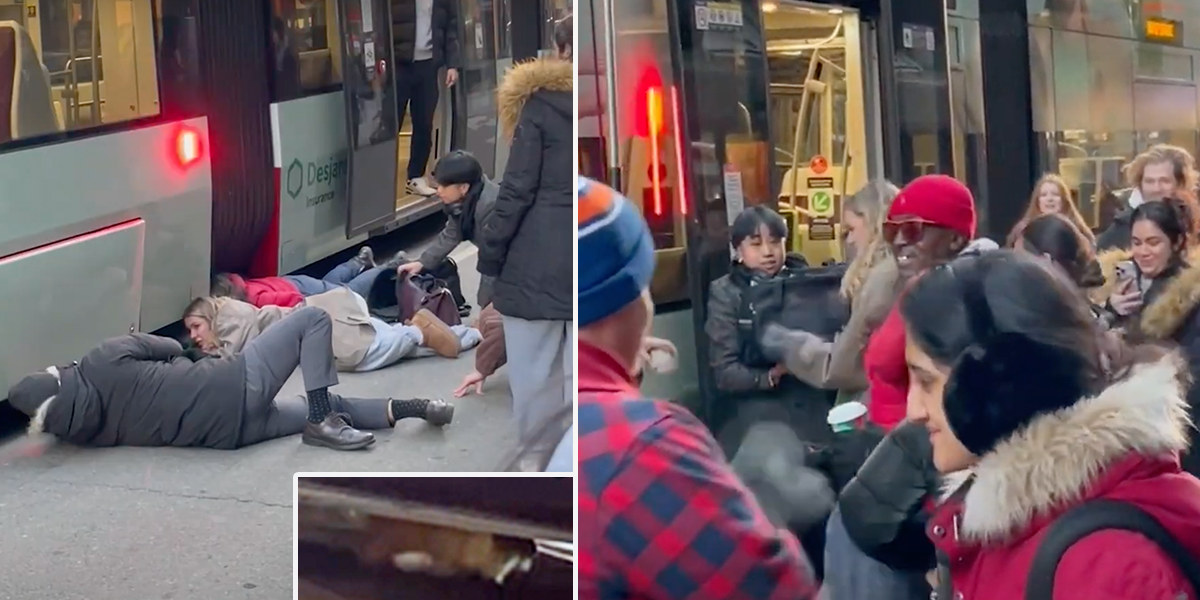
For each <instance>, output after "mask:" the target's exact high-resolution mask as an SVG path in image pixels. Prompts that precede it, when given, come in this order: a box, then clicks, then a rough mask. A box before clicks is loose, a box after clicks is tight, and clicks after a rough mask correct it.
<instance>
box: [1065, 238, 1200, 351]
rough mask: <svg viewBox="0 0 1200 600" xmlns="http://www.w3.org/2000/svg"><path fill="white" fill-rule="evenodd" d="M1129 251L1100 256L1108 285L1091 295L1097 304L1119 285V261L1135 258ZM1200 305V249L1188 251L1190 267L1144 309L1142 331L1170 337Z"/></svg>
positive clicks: (1101, 266)
mask: <svg viewBox="0 0 1200 600" xmlns="http://www.w3.org/2000/svg"><path fill="white" fill-rule="evenodd" d="M1132 257H1133V253H1132V252H1131V251H1129V250H1122V249H1116V250H1109V251H1107V252H1102V253H1101V254H1100V255H1099V256H1097V257H1096V258H1097V260H1098V261H1099V262H1100V269H1101V271H1102V272H1103V273H1104V285H1103V286H1100V287H1098V288H1096V289H1095V290H1093V291H1092V292H1091V293H1090V294H1089V296H1090V297H1091V299H1092V301H1093V302H1095V303H1096V304H1104V303H1105V302H1107V301H1108V297H1109V296H1110V295H1111V294H1112V292H1113V290H1115V289H1116V287H1117V277H1116V268H1117V263H1119V262H1121V261H1125V260H1131V259H1132ZM1197 306H1200V248H1194V249H1192V250H1191V251H1190V252H1189V253H1188V259H1187V266H1185V267H1183V268H1182V269H1181V270H1180V272H1179V273H1178V274H1176V275H1175V277H1173V278H1172V279H1171V280H1170V281H1168V282H1166V283H1165V284H1164V288H1163V289H1162V290H1161V291H1160V292H1158V293H1156V294H1155V295H1154V297H1153V298H1152V299H1151V301H1150V303H1149V304H1148V305H1147V306H1145V307H1143V308H1142V312H1141V316H1140V318H1139V321H1138V330H1139V331H1140V332H1141V333H1142V334H1144V335H1146V336H1148V337H1151V338H1154V339H1163V340H1165V339H1170V338H1172V337H1173V336H1174V335H1175V334H1176V333H1177V332H1178V331H1179V329H1180V328H1181V327H1183V326H1184V325H1185V322H1186V321H1187V319H1188V318H1189V317H1190V316H1191V315H1192V313H1193V312H1194V311H1195V309H1196V307H1197Z"/></svg>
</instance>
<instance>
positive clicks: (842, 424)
mask: <svg viewBox="0 0 1200 600" xmlns="http://www.w3.org/2000/svg"><path fill="white" fill-rule="evenodd" d="M866 416H867V406H866V405H865V404H863V403H862V402H846V403H844V404H839V405H837V406H835V407H833V408H832V409H830V411H829V417H828V418H827V419H826V422H827V423H829V426H830V427H831V428H833V432H834V433H845V432H847V431H854V430H855V429H862V427H863V425H865V424H866V419H865V417H866Z"/></svg>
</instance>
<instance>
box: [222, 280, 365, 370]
mask: <svg viewBox="0 0 1200 600" xmlns="http://www.w3.org/2000/svg"><path fill="white" fill-rule="evenodd" d="M300 306H315V307H317V308H319V309H321V310H323V311H325V312H326V313H328V314H329V317H330V319H331V320H332V321H333V357H334V360H335V361H336V363H337V368H338V370H339V371H353V370H354V368H355V367H357V366H358V364H359V363H361V362H362V360H363V358H364V357H366V355H367V350H369V349H370V348H371V344H373V343H375V327H374V326H373V325H372V324H371V317H370V314H369V313H368V312H367V308H366V305H365V303H364V302H362V299H361V298H360V297H359V296H358V295H357V294H355V293H354V292H352V291H350V289H349V288H338V289H336V290H332V291H328V292H325V293H323V294H317V295H315V296H309V297H308V298H306V299H305V300H304V302H303V303H302V304H301V305H300ZM296 308H299V307H296ZM296 308H283V307H279V306H264V307H263V308H256V307H255V306H253V305H251V304H247V303H245V302H240V301H238V300H233V299H231V298H227V299H225V301H224V302H222V303H221V306H220V308H218V309H217V319H216V323H215V324H214V326H213V330H214V332H215V333H216V335H217V340H218V342H219V343H220V346H221V353H222V354H225V355H230V354H237V353H239V352H241V351H243V350H244V349H245V348H246V344H249V343H250V342H251V341H252V340H254V338H257V337H258V336H259V335H260V334H261V333H262V332H263V330H265V329H266V328H267V327H269V326H270V325H272V324H273V323H275V322H276V321H279V320H280V319H282V318H284V317H286V316H287V315H288V314H290V313H291V312H292V311H294V310H296Z"/></svg>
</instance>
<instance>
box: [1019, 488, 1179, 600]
mask: <svg viewBox="0 0 1200 600" xmlns="http://www.w3.org/2000/svg"><path fill="white" fill-rule="evenodd" d="M1105 529H1120V530H1124V531H1132V532H1134V533H1138V534H1141V535H1142V536H1144V537H1146V538H1147V539H1149V540H1150V541H1152V542H1154V544H1155V545H1157V546H1158V547H1159V548H1162V550H1163V552H1166V554H1167V556H1170V557H1171V560H1173V561H1175V563H1176V564H1177V565H1179V568H1180V569H1181V570H1182V571H1183V575H1184V577H1186V578H1187V580H1188V582H1189V583H1190V584H1191V586H1192V594H1200V560H1197V559H1196V557H1195V556H1192V554H1191V553H1190V552H1189V551H1188V550H1187V548H1185V547H1184V546H1183V544H1181V543H1179V540H1177V539H1175V536H1173V535H1171V533H1170V532H1168V531H1167V529H1166V528H1165V527H1163V526H1162V523H1159V522H1158V519H1155V518H1154V517H1152V516H1150V515H1149V514H1148V513H1147V512H1146V511H1144V510H1142V509H1140V508H1138V507H1137V506H1134V505H1133V504H1129V503H1127V502H1118V501H1114V500H1093V501H1091V502H1086V503H1084V504H1082V505H1080V506H1078V507H1076V508H1073V509H1071V510H1069V511H1067V513H1066V514H1064V515H1063V516H1061V517H1059V518H1058V519H1057V520H1055V521H1054V523H1053V524H1051V525H1050V531H1048V532H1046V537H1044V538H1042V543H1041V545H1039V546H1038V549H1037V553H1036V554H1034V557H1033V565H1032V566H1031V567H1030V569H1029V576H1028V577H1027V578H1026V581H1025V600H1052V599H1053V597H1054V574H1055V572H1056V571H1057V570H1058V563H1059V561H1061V560H1062V557H1063V555H1064V554H1066V552H1067V550H1068V549H1070V548H1071V546H1073V545H1075V543H1076V542H1078V541H1079V540H1081V539H1083V538H1084V537H1086V536H1088V535H1090V534H1092V533H1095V532H1097V531H1102V530H1105ZM1190 597H1191V598H1195V596H1190Z"/></svg>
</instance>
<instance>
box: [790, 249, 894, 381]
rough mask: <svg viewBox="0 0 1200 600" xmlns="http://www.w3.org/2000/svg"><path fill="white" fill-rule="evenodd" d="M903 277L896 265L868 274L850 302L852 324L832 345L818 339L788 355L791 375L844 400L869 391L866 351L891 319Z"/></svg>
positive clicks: (884, 264)
mask: <svg viewBox="0 0 1200 600" xmlns="http://www.w3.org/2000/svg"><path fill="white" fill-rule="evenodd" d="M899 281H900V274H899V272H898V271H897V269H896V261H894V260H892V259H890V258H886V259H883V260H880V261H879V262H878V263H877V264H876V265H875V266H873V267H871V269H870V271H868V272H867V276H866V280H865V281H864V282H863V285H862V287H861V288H859V290H858V292H857V293H855V294H854V298H852V299H851V301H850V320H849V321H847V322H846V326H845V327H843V328H842V331H841V332H839V333H838V334H837V337H835V338H834V340H833V341H832V342H826V341H823V340H821V339H819V338H817V337H816V336H813V337H812V339H811V340H810V341H809V342H807V343H805V344H804V345H802V346H800V347H799V348H796V349H794V350H793V351H792V352H790V353H788V355H787V356H785V357H784V363H785V364H786V365H787V368H788V371H789V372H790V373H792V374H793V375H795V376H796V378H798V379H799V380H800V381H803V382H805V383H807V384H809V385H811V386H813V387H818V388H822V389H828V390H840V391H842V392H844V394H842V396H843V398H841V399H842V400H849V399H851V398H849V397H845V396H857V395H859V394H861V393H862V392H863V391H865V390H866V389H867V376H866V372H865V371H864V370H863V365H862V357H863V351H864V350H865V349H866V347H867V341H868V340H870V339H871V334H872V333H873V332H874V331H875V329H876V328H878V327H879V325H880V324H881V323H883V320H884V319H885V318H887V315H888V312H889V311H890V310H891V309H892V305H893V304H895V302H896V297H897V291H898V290H899Z"/></svg>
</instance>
